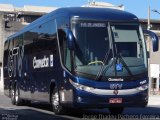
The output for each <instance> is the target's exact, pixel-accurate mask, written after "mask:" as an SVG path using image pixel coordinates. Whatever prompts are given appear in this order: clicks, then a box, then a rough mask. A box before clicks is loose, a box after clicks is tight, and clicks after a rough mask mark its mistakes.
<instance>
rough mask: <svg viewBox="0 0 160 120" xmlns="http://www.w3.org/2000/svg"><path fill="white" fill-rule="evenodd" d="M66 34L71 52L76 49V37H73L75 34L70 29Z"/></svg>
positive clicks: (66, 30)
mask: <svg viewBox="0 0 160 120" xmlns="http://www.w3.org/2000/svg"><path fill="white" fill-rule="evenodd" d="M65 33H66V38H67V44H68V48H69V49H70V50H73V49H74V41H75V37H74V35H73V32H72V31H71V30H70V29H65Z"/></svg>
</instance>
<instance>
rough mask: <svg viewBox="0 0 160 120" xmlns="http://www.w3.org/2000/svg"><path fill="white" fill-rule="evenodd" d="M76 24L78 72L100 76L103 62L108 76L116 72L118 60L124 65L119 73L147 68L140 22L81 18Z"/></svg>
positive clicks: (134, 71)
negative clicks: (119, 22) (99, 20)
mask: <svg viewBox="0 0 160 120" xmlns="http://www.w3.org/2000/svg"><path fill="white" fill-rule="evenodd" d="M73 28H74V30H73V31H74V34H75V37H76V49H75V69H76V72H80V73H85V74H92V75H96V76H97V75H98V72H99V71H100V69H102V66H103V69H104V70H103V71H105V73H103V74H104V76H114V75H115V73H114V71H115V67H114V66H115V65H116V64H122V67H124V69H123V70H122V71H120V72H118V73H117V75H118V76H128V71H129V72H130V73H132V74H133V75H135V74H141V73H144V72H145V71H146V67H145V62H144V52H145V51H144V47H143V46H144V44H143V42H142V39H141V34H140V32H139V26H138V25H135V24H133V25H132V24H124V25H123V24H120V25H116V24H114V25H112V24H111V25H109V26H108V23H107V22H106V23H105V22H86V21H85V22H83V21H79V22H75V23H73ZM120 58H121V60H120ZM124 64H125V65H124ZM131 67H132V68H131ZM138 69H139V70H138Z"/></svg>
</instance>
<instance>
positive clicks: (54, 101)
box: [51, 87, 65, 115]
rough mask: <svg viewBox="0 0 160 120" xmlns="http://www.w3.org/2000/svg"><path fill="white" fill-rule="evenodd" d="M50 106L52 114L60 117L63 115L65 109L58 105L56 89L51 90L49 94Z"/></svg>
mask: <svg viewBox="0 0 160 120" xmlns="http://www.w3.org/2000/svg"><path fill="white" fill-rule="evenodd" d="M51 104H52V109H53V112H54V113H55V114H56V115H61V114H64V113H65V108H64V107H63V106H62V105H60V96H59V92H58V89H57V87H55V88H54V89H53V92H52V94H51Z"/></svg>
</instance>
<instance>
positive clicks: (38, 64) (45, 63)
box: [33, 55, 53, 69]
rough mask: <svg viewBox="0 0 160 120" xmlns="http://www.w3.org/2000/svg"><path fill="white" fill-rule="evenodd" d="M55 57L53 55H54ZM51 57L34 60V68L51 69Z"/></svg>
mask: <svg viewBox="0 0 160 120" xmlns="http://www.w3.org/2000/svg"><path fill="white" fill-rule="evenodd" d="M52 56H53V55H52ZM49 63H50V62H49V57H46V56H44V57H43V58H42V59H37V58H36V57H34V58H33V68H34V69H36V68H46V67H49Z"/></svg>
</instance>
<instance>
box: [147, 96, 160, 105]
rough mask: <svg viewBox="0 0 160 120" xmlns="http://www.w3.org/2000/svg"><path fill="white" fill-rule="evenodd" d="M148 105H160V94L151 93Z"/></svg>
mask: <svg viewBox="0 0 160 120" xmlns="http://www.w3.org/2000/svg"><path fill="white" fill-rule="evenodd" d="M148 105H159V106H160V95H150V96H149V102H148Z"/></svg>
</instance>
